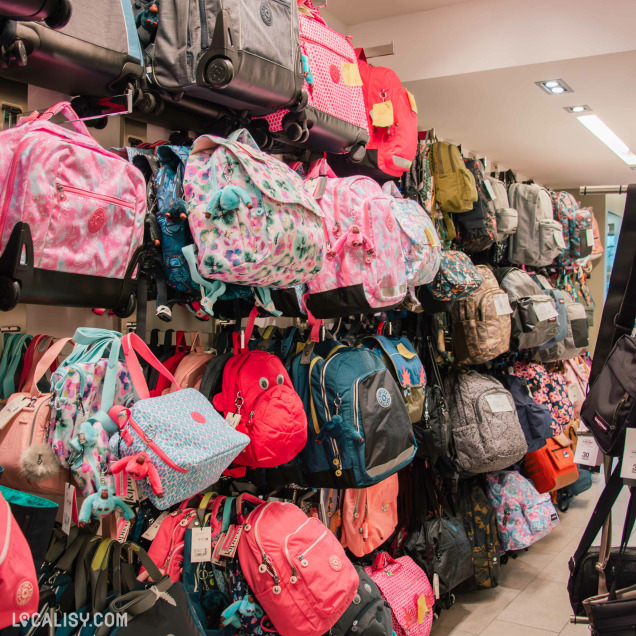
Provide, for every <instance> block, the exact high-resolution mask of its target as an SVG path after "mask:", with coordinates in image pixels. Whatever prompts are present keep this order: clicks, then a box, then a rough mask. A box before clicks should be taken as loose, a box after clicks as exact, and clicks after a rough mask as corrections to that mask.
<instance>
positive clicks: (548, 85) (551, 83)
mask: <svg viewBox="0 0 636 636" xmlns="http://www.w3.org/2000/svg"><path fill="white" fill-rule="evenodd" d="M535 84H536V85H537V86H538V87H539V88H542V89H543V90H544V91H545V92H546V93H548V95H561V94H562V93H573V92H574V91H573V90H572V89H571V88H570V87H569V86H568V85H567V84H566V83H565V82H564V81H563V80H561V79H558V80H544V81H543V82H535Z"/></svg>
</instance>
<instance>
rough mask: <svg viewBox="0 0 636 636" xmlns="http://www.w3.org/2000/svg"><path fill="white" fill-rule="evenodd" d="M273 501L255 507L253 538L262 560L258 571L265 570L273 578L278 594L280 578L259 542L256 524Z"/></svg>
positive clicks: (262, 572) (263, 571) (262, 571)
mask: <svg viewBox="0 0 636 636" xmlns="http://www.w3.org/2000/svg"><path fill="white" fill-rule="evenodd" d="M272 503H273V502H271V501H270V502H269V503H266V504H265V505H264V506H263V507H262V508H257V509H256V511H255V512H256V513H257V515H258V516H257V517H256V521H255V523H254V538H255V539H256V545H257V546H258V549H259V550H260V552H261V555H262V558H263V561H262V563H261V565H260V567H259V568H258V571H259V572H260V573H261V574H264V573H265V572H267V573H268V574H269V575H270V576H271V577H272V579H274V587H275V588H278V592H275V594H280V587H279V586H280V578H279V577H278V572H277V571H276V567H275V566H274V563H273V561H272V560H271V558H270V557H269V556H267V552H265V548H264V547H263V544H262V543H261V538H260V537H259V535H258V524H259V523H260V521H261V518H262V517H263V513H264V512H265V510H267V508H269V507H270V506H271V505H272Z"/></svg>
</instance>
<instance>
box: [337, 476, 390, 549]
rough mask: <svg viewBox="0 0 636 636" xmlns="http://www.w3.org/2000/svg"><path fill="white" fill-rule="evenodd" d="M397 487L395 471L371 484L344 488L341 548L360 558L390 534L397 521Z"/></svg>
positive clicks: (379, 544) (380, 543)
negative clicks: (366, 486) (367, 486)
mask: <svg viewBox="0 0 636 636" xmlns="http://www.w3.org/2000/svg"><path fill="white" fill-rule="evenodd" d="M398 489H399V486H398V476H397V473H396V474H394V475H391V476H390V477H388V478H387V479H385V480H384V481H381V482H380V483H379V484H376V485H375V486H370V487H369V488H349V489H347V490H345V494H344V502H343V504H342V538H341V540H340V542H341V543H342V546H343V547H344V548H349V550H351V552H352V553H353V554H354V555H355V556H357V557H363V556H364V555H365V554H369V553H371V552H373V550H375V549H376V548H378V547H379V546H381V545H382V544H383V543H384V542H385V541H386V540H387V539H388V538H389V537H390V536H391V535H392V534H393V531H394V530H395V528H396V526H397V523H398V513H397V497H398Z"/></svg>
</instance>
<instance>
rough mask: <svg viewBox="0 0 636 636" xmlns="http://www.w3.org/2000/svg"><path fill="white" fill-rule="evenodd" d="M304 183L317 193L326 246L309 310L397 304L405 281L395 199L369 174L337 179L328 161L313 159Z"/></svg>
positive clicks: (326, 314)
mask: <svg viewBox="0 0 636 636" xmlns="http://www.w3.org/2000/svg"><path fill="white" fill-rule="evenodd" d="M323 185H324V193H322V196H320V191H321V190H322V187H323ZM306 187H307V188H308V190H309V191H310V192H311V191H313V192H315V193H316V196H318V197H319V198H318V202H319V204H320V207H321V209H322V212H323V214H324V231H325V241H326V244H327V257H326V258H325V261H324V266H323V268H322V271H321V272H320V273H319V274H318V275H317V276H316V277H315V278H313V279H312V280H310V281H309V282H308V283H307V288H308V290H309V297H308V299H307V301H306V305H307V309H308V310H309V311H310V312H311V313H312V314H313V316H315V317H316V318H333V317H335V316H350V315H351V314H358V313H369V312H374V311H381V310H383V309H390V308H392V307H395V306H397V305H399V304H400V303H401V302H402V300H403V299H404V296H405V295H406V290H407V281H406V266H405V262H404V255H403V253H402V240H401V236H400V233H401V230H400V225H399V224H398V222H397V219H396V214H395V209H394V206H393V198H392V197H388V196H387V195H386V194H384V192H382V188H381V187H380V185H379V184H378V183H377V182H376V181H374V180H373V179H371V178H369V177H361V176H358V177H347V178H345V179H338V178H337V177H336V175H335V174H334V172H333V171H332V170H331V168H329V166H328V165H327V163H326V161H324V160H321V161H318V162H315V163H314V165H313V166H312V168H311V170H310V171H309V174H308V176H307V182H306ZM334 312H336V313H334Z"/></svg>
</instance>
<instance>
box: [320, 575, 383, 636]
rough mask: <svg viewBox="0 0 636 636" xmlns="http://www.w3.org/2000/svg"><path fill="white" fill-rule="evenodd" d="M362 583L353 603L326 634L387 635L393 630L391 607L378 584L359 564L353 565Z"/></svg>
mask: <svg viewBox="0 0 636 636" xmlns="http://www.w3.org/2000/svg"><path fill="white" fill-rule="evenodd" d="M353 567H354V568H355V569H356V572H357V573H358V577H359V578H360V583H359V585H358V592H357V594H356V595H355V596H354V597H353V601H351V605H349V607H348V608H347V609H346V610H345V613H344V614H343V615H342V616H341V617H340V618H339V619H338V622H337V623H336V624H335V625H334V626H333V627H332V628H331V629H330V630H329V631H328V632H326V634H325V636H385V635H386V634H391V633H392V632H393V623H392V620H391V608H390V607H389V604H388V603H387V602H386V601H385V600H384V599H383V598H382V594H381V593H380V590H379V589H378V586H377V585H376V584H375V583H374V582H373V580H372V579H371V577H370V576H369V575H368V574H367V573H366V572H365V571H364V569H363V568H362V567H360V566H359V565H354V566H353Z"/></svg>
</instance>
